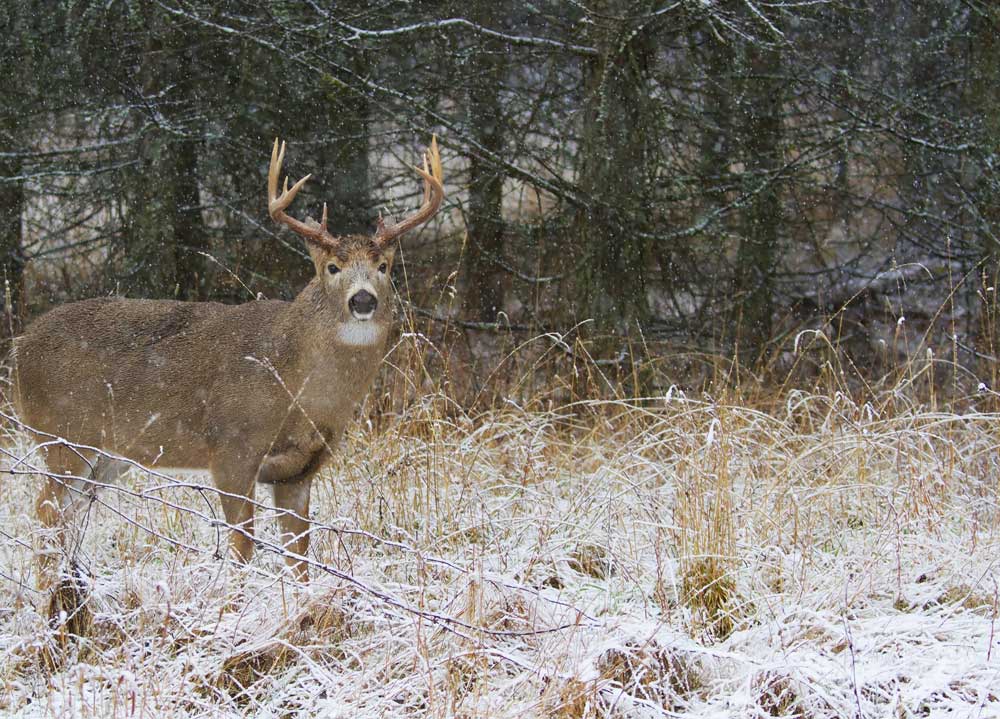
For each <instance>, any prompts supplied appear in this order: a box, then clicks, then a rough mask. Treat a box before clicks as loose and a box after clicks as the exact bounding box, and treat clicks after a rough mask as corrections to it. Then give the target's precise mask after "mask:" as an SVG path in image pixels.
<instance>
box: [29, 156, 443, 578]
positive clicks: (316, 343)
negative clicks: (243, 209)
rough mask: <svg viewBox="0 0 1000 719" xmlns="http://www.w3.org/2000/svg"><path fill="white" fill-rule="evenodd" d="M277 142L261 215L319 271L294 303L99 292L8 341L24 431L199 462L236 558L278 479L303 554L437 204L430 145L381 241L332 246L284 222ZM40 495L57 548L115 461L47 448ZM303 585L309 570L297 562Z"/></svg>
mask: <svg viewBox="0 0 1000 719" xmlns="http://www.w3.org/2000/svg"><path fill="white" fill-rule="evenodd" d="M284 154H285V146H284V143H282V145H281V149H280V150H279V148H278V141H277V140H275V142H274V150H273V151H272V153H271V166H270V171H269V172H268V180H267V189H268V203H269V205H268V210H269V212H270V215H271V217H272V218H273V219H274V221H275V222H278V223H281V224H284V225H287V226H288V227H289V228H291V229H292V230H293V231H295V232H296V233H298V234H299V235H302V237H303V238H305V241H306V246H307V247H308V249H309V254H310V255H311V256H312V261H313V264H314V265H315V269H316V276H315V277H313V279H312V281H310V282H309V284H308V285H307V286H306V287H305V289H303V290H302V292H301V293H300V294H299V295H298V297H296V298H295V299H294V300H293V301H291V302H281V301H276V300H260V301H254V302H247V303H246V304H242V305H222V304H217V303H214V302H179V301H166V300H129V299H120V298H101V299H91V300H84V301H82V302H73V303H69V304H66V305H63V306H61V307H58V308H56V309H54V310H52V311H51V312H49V313H47V314H45V315H44V316H42V317H40V318H39V319H38V320H37V321H35V322H34V323H33V324H32V325H31V326H30V327H29V328H28V330H27V331H26V332H25V333H24V335H22V336H21V337H19V338H18V339H17V340H16V344H15V358H16V359H15V387H14V401H15V406H16V408H17V411H18V413H19V415H20V418H21V420H22V421H23V422H24V423H25V424H26V425H28V426H29V427H31V428H34V429H36V430H39V431H41V432H44V433H47V434H48V435H55V436H56V437H60V438H64V439H66V440H68V441H69V442H71V443H74V444H80V445H87V446H90V447H95V448H101V449H103V450H105V451H107V452H109V453H115V454H116V455H119V456H122V457H128V458H129V459H133V460H136V461H138V462H141V463H143V464H146V465H148V466H154V465H155V466H156V467H165V468H177V469H181V468H190V469H203V468H207V469H209V470H210V471H211V473H212V478H213V479H214V481H215V484H216V486H217V487H218V488H219V489H220V490H222V492H223V493H224V494H222V495H221V500H222V509H223V511H224V513H225V517H226V522H227V523H228V524H230V525H231V526H234V527H239V528H241V531H232V532H231V533H230V547H231V549H232V550H233V553H234V555H235V557H236V558H237V559H239V560H241V561H247V560H248V559H249V558H250V555H251V553H252V552H253V540H252V538H251V537H252V533H253V505H252V500H253V497H254V489H255V485H256V484H257V483H258V482H261V483H264V484H269V485H271V487H272V489H273V492H274V503H275V505H276V506H277V507H279V508H281V509H284V510H287V513H284V514H282V515H281V516H280V519H279V521H280V525H281V533H282V541H283V542H284V543H285V545H286V547H288V549H289V550H290V551H291V552H294V553H295V554H299V555H305V553H306V551H307V549H308V541H309V540H308V533H307V530H308V522H307V521H306V519H305V518H307V517H308V515H309V491H310V486H311V484H312V477H313V475H314V474H315V473H316V471H317V469H318V468H319V467H320V466H321V465H322V464H323V463H324V461H325V460H326V459H327V458H328V457H329V454H330V452H331V451H332V448H333V447H334V446H336V444H337V442H338V440H339V438H340V436H341V433H342V432H343V430H344V427H345V425H347V423H348V422H350V421H351V420H352V417H353V414H354V411H355V408H356V407H357V405H358V403H359V402H360V401H361V400H362V398H363V397H364V395H365V394H366V393H367V392H368V389H369V387H370V386H371V383H372V380H373V378H374V376H375V373H376V371H377V370H378V367H379V365H380V363H381V360H382V357H383V353H384V351H385V341H386V336H387V334H388V330H389V324H390V321H391V317H392V308H391V291H392V288H391V283H390V280H389V269H390V266H391V264H392V259H393V254H394V250H395V247H394V242H393V241H394V240H395V239H396V238H398V237H399V236H400V235H402V234H403V233H404V232H407V231H408V230H411V229H413V228H415V227H417V226H419V225H420V224H421V223H423V222H425V221H426V220H428V219H429V218H430V217H431V216H433V215H434V214H435V213H436V212H437V211H438V208H439V207H440V205H441V200H442V198H443V197H444V188H443V186H442V174H441V158H440V155H439V153H438V148H437V141H436V139H435V140H434V141H432V143H431V147H430V148H429V150H428V151H427V152H426V153H425V154H424V163H423V167H422V168H420V167H415V168H414V169H415V170H416V171H417V172H418V173H419V174H420V176H421V177H423V182H424V199H423V205H422V207H421V208H420V209H419V210H418V211H417V212H416V213H415V214H414V215H412V216H410V217H408V218H407V219H405V220H403V221H402V222H399V223H396V224H392V225H389V226H386V225H385V224H384V223H383V222H382V220H381V218H379V221H378V227H377V230H376V232H375V234H374V235H371V236H368V235H350V236H344V237H337V236H334V235H332V234H330V233H329V232H328V231H327V227H326V220H327V211H326V205H324V206H323V219H322V222H319V223H317V222H316V221H314V220H312V219H311V218H307V219H306V221H305V222H302V221H299V220H297V219H294V218H292V217H289V216H288V215H286V214H285V210H286V209H287V208H288V206H289V205H290V204H291V202H292V200H293V199H294V198H295V195H296V194H297V193H298V191H299V190H300V189H301V188H302V186H303V184H304V183H305V182H306V180H308V179H309V177H310V176H309V175H307V176H306V177H303V178H302V179H301V180H299V181H298V182H297V183H295V184H294V185H293V186H292V187H291V189H289V187H288V179H287V178H286V179H285V183H284V189H283V191H282V192H281V193H280V194H279V193H278V176H279V174H280V172H281V165H282V161H283V159H284ZM46 451H47V457H46V464H47V467H48V469H49V472H50V473H51V474H53V475H57V477H52V476H50V477H47V479H46V482H45V486H44V487H43V489H42V491H41V494H40V495H39V497H38V502H37V512H38V516H39V518H40V520H41V522H42V523H43V524H44V525H46V526H48V527H50V528H52V530H53V532H54V533H55V534H56V535H58V536H59V537H60V538H63V539H64V521H65V519H66V517H65V516H64V515H68V514H69V513H70V512H71V510H72V508H73V505H74V500H75V498H76V497H78V496H79V494H80V492H81V491H86V490H85V487H86V486H87V483H86V482H83V481H77V482H73V481H72V480H69V481H67V480H65V479H62V480H61V479H59V478H58V476H61V477H63V478H65V477H74V476H75V477H90V478H94V479H97V480H99V481H103V480H106V479H108V478H109V475H111V474H113V473H114V472H113V470H114V469H116V468H115V466H114V465H115V463H114V462H109V461H108V460H106V459H101V458H98V457H95V456H93V455H92V454H90V453H87V452H81V451H79V450H78V449H72V448H68V447H66V446H58V445H50V446H49V447H48V448H47V450H46ZM291 564H292V567H293V569H294V570H295V572H296V575H297V576H298V577H299V578H301V579H303V580H305V579H306V578H307V566H306V564H305V563H303V562H297V561H291Z"/></svg>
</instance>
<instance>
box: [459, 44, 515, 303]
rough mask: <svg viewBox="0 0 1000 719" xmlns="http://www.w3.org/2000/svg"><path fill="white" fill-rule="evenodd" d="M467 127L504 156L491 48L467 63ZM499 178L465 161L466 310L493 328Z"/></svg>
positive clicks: (497, 73) (497, 295) (500, 66)
mask: <svg viewBox="0 0 1000 719" xmlns="http://www.w3.org/2000/svg"><path fill="white" fill-rule="evenodd" d="M470 65H471V79H470V82H469V90H468V98H469V108H468V122H469V131H470V134H471V136H472V138H473V140H474V141H475V142H476V143H477V144H478V145H480V146H481V147H482V148H483V149H485V150H486V151H488V152H491V153H493V154H496V155H500V154H502V153H503V144H504V128H503V107H502V106H501V102H500V84H501V82H502V80H503V77H504V70H505V66H506V63H505V61H504V55H503V50H502V48H499V47H497V44H496V43H494V42H487V43H483V44H481V45H480V46H479V47H477V48H476V50H475V54H474V55H473V57H472V60H471V62H470ZM503 182H504V173H503V171H502V170H501V169H500V168H498V167H496V165H494V164H493V163H491V162H489V161H487V160H484V159H483V158H482V157H480V156H479V155H478V154H476V153H475V152H473V154H472V156H471V158H470V160H469V207H468V212H467V214H466V230H467V232H468V241H467V244H466V256H465V288H466V289H465V292H466V296H465V306H466V308H467V310H468V313H469V315H470V317H471V318H472V319H473V320H477V321H480V322H493V321H495V320H496V318H497V313H498V312H499V311H500V310H501V309H503V296H504V293H503V276H502V274H501V273H500V271H499V268H498V266H497V260H498V259H499V258H500V257H501V256H502V255H503V241H504V224H503V217H502V215H501V203H502V201H503Z"/></svg>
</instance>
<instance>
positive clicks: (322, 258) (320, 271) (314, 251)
mask: <svg viewBox="0 0 1000 719" xmlns="http://www.w3.org/2000/svg"><path fill="white" fill-rule="evenodd" d="M306 249H307V250H309V256H310V257H311V258H312V261H313V266H315V267H316V276H317V277H322V276H323V275H324V273H325V272H326V266H327V265H328V264H330V260H331V259H332V258H333V252H331V251H330V248H329V247H324V246H323V245H320V244H317V243H315V242H309V241H308V240H307V241H306Z"/></svg>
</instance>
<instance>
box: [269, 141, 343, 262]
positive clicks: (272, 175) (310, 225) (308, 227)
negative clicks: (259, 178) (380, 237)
mask: <svg viewBox="0 0 1000 719" xmlns="http://www.w3.org/2000/svg"><path fill="white" fill-rule="evenodd" d="M284 161H285V143H284V142H282V143H281V149H280V150H279V149H278V138H274V149H272V150H271V166H270V168H268V171H267V211H268V214H270V215H271V219H272V220H274V221H275V222H279V223H281V224H283V225H287V226H288V227H290V228H291V229H292V230H294V231H295V232H297V233H298V234H300V235H302V236H303V237H304V238H306V240H307V241H309V242H312V243H314V244H317V245H323V246H326V247H330V248H333V247H336V246H337V241H336V239H334V237H333V235H331V234H330V233H329V232H327V231H326V203H325V202H324V203H323V221H322V222H320V223H319V224H318V225H317V224H316V221H315V220H314V219H312V218H311V217H308V218H306V222H301V221H299V220H296V219H295V218H294V217H289V216H288V215H286V214H285V209H287V208H288V206H289V205H290V204H292V200H294V199H295V195H297V194H298V192H299V190H301V189H302V186H303V185H304V184H306V180H308V179H309V178H310V177H312V175H311V174H310V175H306V176H305V177H303V178H302V179H301V180H299V181H298V182H296V183H295V184H294V185H292V187H291V189H289V187H288V177H287V176H286V177H285V185H284V189H283V190H282V191H281V195H278V175H280V174H281V164H282V163H283V162H284Z"/></svg>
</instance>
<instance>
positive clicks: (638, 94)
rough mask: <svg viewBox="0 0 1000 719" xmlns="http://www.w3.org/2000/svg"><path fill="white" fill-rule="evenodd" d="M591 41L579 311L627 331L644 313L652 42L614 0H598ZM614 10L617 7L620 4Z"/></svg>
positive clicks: (601, 325)
mask: <svg viewBox="0 0 1000 719" xmlns="http://www.w3.org/2000/svg"><path fill="white" fill-rule="evenodd" d="M596 5H597V6H599V7H594V8H593V15H592V16H591V18H590V20H591V24H590V34H591V37H590V44H591V45H593V46H595V47H597V48H598V50H599V56H598V57H593V58H588V59H587V60H585V61H584V70H583V72H584V77H583V80H584V93H585V95H584V101H583V107H582V108H581V113H582V116H583V133H582V142H581V147H580V165H579V188H580V190H581V194H583V195H584V196H585V197H586V198H587V206H586V208H584V209H580V210H578V211H577V214H576V217H575V218H574V232H573V233H572V234H573V236H574V237H575V238H576V240H575V244H576V245H577V246H578V247H579V250H580V252H581V253H582V256H581V257H580V258H579V260H578V262H577V274H576V285H577V286H576V303H575V304H576V314H577V319H593V320H594V321H595V329H596V330H597V331H598V332H602V331H603V332H607V331H619V332H621V331H627V330H628V328H630V327H632V326H634V323H637V322H638V323H642V322H644V321H645V320H647V318H648V316H649V306H648V302H647V299H646V271H647V268H646V265H647V258H648V255H649V247H648V244H649V243H648V241H647V240H645V239H643V238H642V237H640V236H639V233H640V232H642V231H643V230H645V229H647V228H648V222H647V207H648V206H649V202H648V199H649V197H650V185H651V183H650V168H649V155H650V147H649V145H650V142H651V139H652V138H650V136H649V133H650V129H651V128H652V126H653V118H652V117H651V115H650V112H649V105H650V98H649V88H648V87H647V83H648V74H649V68H650V66H651V64H652V62H653V58H654V53H655V47H654V43H653V40H652V38H651V37H650V36H649V34H648V33H646V32H643V31H642V30H638V31H634V30H633V29H632V28H630V27H629V26H628V24H627V20H625V19H622V18H620V17H619V14H620V13H619V11H618V10H615V8H614V7H612V6H615V5H616V4H615V3H610V2H603V3H596ZM619 10H620V9H619Z"/></svg>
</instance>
